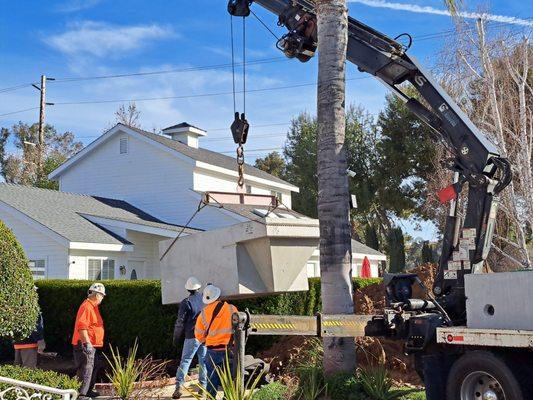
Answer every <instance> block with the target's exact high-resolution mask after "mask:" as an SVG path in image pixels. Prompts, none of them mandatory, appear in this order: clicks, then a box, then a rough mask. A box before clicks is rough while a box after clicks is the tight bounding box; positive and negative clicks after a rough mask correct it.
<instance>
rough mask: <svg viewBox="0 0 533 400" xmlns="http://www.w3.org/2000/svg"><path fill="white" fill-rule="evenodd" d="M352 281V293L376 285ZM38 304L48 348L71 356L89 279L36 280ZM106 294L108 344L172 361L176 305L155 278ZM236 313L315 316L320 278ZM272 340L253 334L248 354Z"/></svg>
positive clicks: (112, 285) (122, 284)
mask: <svg viewBox="0 0 533 400" xmlns="http://www.w3.org/2000/svg"><path fill="white" fill-rule="evenodd" d="M379 281H380V280H379V279H355V280H354V289H357V288H360V287H364V286H366V285H369V284H373V283H376V282H379ZM35 284H36V285H37V286H38V287H39V303H40V306H41V310H42V312H43V317H44V325H45V339H46V343H47V348H48V349H49V350H51V351H57V352H60V353H63V354H65V353H70V352H71V347H72V346H71V344H70V341H71V338H72V333H73V329H74V321H75V318H76V313H77V311H78V307H79V306H80V304H81V303H82V302H83V300H84V299H85V298H86V296H87V289H88V288H89V286H90V284H91V282H90V281H80V280H40V281H36V283H35ZM104 284H105V285H106V289H107V292H108V296H106V298H105V299H104V301H103V303H102V305H101V306H100V312H101V313H102V318H103V319H104V324H105V330H106V343H110V344H112V345H113V346H115V347H118V349H119V350H120V352H121V353H124V354H125V353H127V351H128V349H129V347H130V346H131V344H132V343H133V342H134V341H135V340H136V339H138V342H139V350H138V351H139V356H145V355H148V354H152V355H153V356H154V357H161V358H176V357H177V355H178V354H179V353H178V352H179V351H180V350H179V349H176V348H175V347H174V346H173V345H172V334H173V328H174V322H175V320H176V316H177V312H178V306H177V305H165V306H164V305H162V304H161V283H160V282H159V281H156V280H139V281H120V280H116V281H105V282H104ZM231 302H232V303H233V304H235V305H236V306H237V308H238V309H239V310H244V309H246V308H248V309H249V310H250V312H251V313H252V314H279V315H281V314H285V315H314V314H316V313H317V312H318V311H320V310H321V306H322V304H321V301H320V279H318V278H311V279H309V291H307V292H291V293H284V294H279V295H271V296H262V297H256V298H252V299H245V300H235V301H234V300H232V301H231ZM275 340H276V338H275V337H264V336H251V337H250V340H249V342H248V349H249V351H251V352H253V351H258V350H261V349H265V348H267V347H268V346H269V345H271V344H272V343H273V342H274V341H275Z"/></svg>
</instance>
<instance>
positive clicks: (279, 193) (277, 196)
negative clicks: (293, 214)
mask: <svg viewBox="0 0 533 400" xmlns="http://www.w3.org/2000/svg"><path fill="white" fill-rule="evenodd" d="M270 195H271V196H274V197H276V199H278V200H279V201H281V192H276V191H275V190H271V191H270Z"/></svg>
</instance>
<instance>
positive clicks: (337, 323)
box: [322, 320, 366, 326]
mask: <svg viewBox="0 0 533 400" xmlns="http://www.w3.org/2000/svg"><path fill="white" fill-rule="evenodd" d="M365 324H366V323H365ZM360 325H362V324H361V322H360V321H349V320H342V321H333V320H326V321H322V326H360Z"/></svg>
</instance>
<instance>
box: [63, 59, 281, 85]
mask: <svg viewBox="0 0 533 400" xmlns="http://www.w3.org/2000/svg"><path fill="white" fill-rule="evenodd" d="M281 61H289V59H288V58H287V57H271V58H264V59H257V60H251V61H247V62H246V64H247V65H258V64H269V63H275V62H281ZM235 65H236V66H237V65H241V66H243V65H244V62H237V63H235ZM230 67H231V63H226V64H212V65H200V66H194V67H187V68H174V69H166V70H160V71H147V72H132V73H127V74H114V75H95V76H83V77H67V78H57V79H56V82H77V81H88V80H95V79H114V78H126V77H133V76H149V75H162V74H174V73H179V72H192V71H204V70H210V69H221V68H230Z"/></svg>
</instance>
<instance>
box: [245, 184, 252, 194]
mask: <svg viewBox="0 0 533 400" xmlns="http://www.w3.org/2000/svg"><path fill="white" fill-rule="evenodd" d="M246 193H247V194H251V193H252V185H246Z"/></svg>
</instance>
